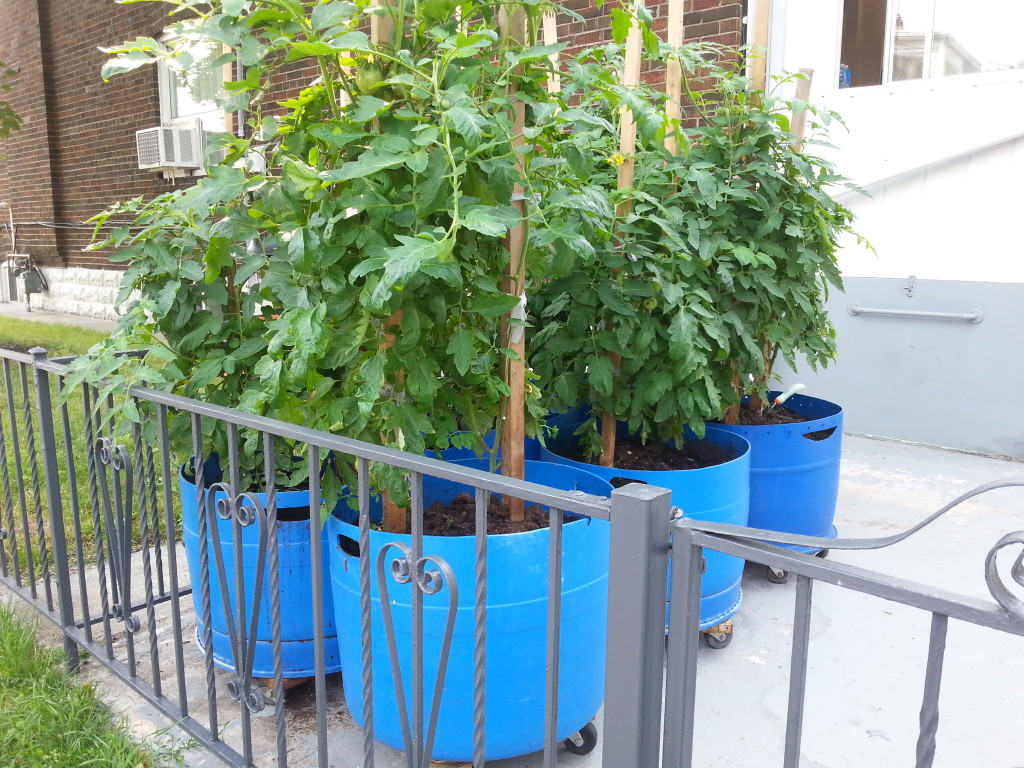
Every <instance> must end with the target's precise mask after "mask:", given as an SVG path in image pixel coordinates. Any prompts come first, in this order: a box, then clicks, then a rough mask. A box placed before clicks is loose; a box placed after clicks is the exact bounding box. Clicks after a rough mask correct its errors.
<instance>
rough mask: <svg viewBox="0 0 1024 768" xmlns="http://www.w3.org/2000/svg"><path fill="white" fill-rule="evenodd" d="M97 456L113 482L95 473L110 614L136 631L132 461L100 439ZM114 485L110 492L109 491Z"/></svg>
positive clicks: (110, 442)
mask: <svg viewBox="0 0 1024 768" xmlns="http://www.w3.org/2000/svg"><path fill="white" fill-rule="evenodd" d="M96 456H97V457H98V458H99V462H100V464H101V465H103V466H104V467H110V468H111V470H112V475H113V479H112V482H111V480H108V478H107V473H106V471H103V470H101V471H100V472H98V473H97V474H98V475H99V479H100V491H101V495H102V499H103V516H104V524H105V528H106V535H107V547H108V549H109V551H110V563H111V572H110V581H111V593H112V597H113V602H112V605H111V607H110V614H111V616H113V618H114V619H116V620H118V621H120V622H121V623H122V624H124V627H125V629H126V630H127V631H128V632H130V633H133V634H134V633H135V632H138V631H139V629H140V627H141V626H142V625H141V622H140V621H139V619H138V617H137V616H134V615H133V614H132V599H131V585H132V520H133V518H134V514H133V512H134V509H135V494H134V489H135V480H134V473H133V472H132V459H131V456H130V455H129V454H128V449H126V448H125V447H124V446H123V445H119V444H117V443H116V442H114V440H113V439H112V438H109V437H101V438H99V439H98V440H97V441H96ZM111 485H113V489H111Z"/></svg>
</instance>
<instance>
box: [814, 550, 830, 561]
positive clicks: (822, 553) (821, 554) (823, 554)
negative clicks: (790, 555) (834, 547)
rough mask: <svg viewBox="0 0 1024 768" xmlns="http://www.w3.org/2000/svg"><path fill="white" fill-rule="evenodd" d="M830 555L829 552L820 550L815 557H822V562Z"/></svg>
mask: <svg viewBox="0 0 1024 768" xmlns="http://www.w3.org/2000/svg"><path fill="white" fill-rule="evenodd" d="M828 553H829V550H827V549H819V550H818V551H817V552H815V553H814V556H815V557H820V558H821V559H822V560H824V559H825V558H826V557H828Z"/></svg>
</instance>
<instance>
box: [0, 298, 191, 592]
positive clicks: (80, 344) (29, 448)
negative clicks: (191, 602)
mask: <svg viewBox="0 0 1024 768" xmlns="http://www.w3.org/2000/svg"><path fill="white" fill-rule="evenodd" d="M104 338H105V335H104V334H102V333H98V332H96V331H90V330H86V329H82V328H75V327H71V326H61V325H54V324H51V323H41V322H33V321H30V320H20V319H14V318H5V317H0V349H5V348H6V349H15V348H16V349H17V350H18V351H23V350H26V349H28V348H31V347H35V346H41V347H44V348H46V349H47V351H48V354H49V356H50V357H60V356H71V355H79V354H83V353H85V352H86V351H88V349H89V348H90V347H91V346H92V345H93V344H95V343H97V342H98V341H102V340H103V339H104ZM7 366H8V367H9V371H10V378H11V386H10V392H8V390H7V383H6V378H5V376H4V375H3V373H4V371H3V368H2V367H0V439H2V441H3V448H4V452H5V455H6V463H4V462H2V461H0V527H5V528H7V529H8V531H9V532H10V535H9V537H8V539H7V540H6V541H5V542H0V547H5V548H6V552H5V553H4V554H6V556H7V565H8V572H9V573H11V572H12V571H13V570H14V567H15V563H17V567H18V569H19V571H20V577H21V581H22V583H25V582H26V581H27V580H28V579H29V577H30V570H29V555H28V552H27V547H26V544H30V545H31V549H32V552H33V555H32V568H31V573H32V574H34V576H35V578H36V579H37V580H38V579H39V578H40V576H41V574H42V565H43V563H42V558H41V557H40V542H39V530H40V517H41V518H42V526H41V527H42V528H43V529H44V530H45V529H48V506H47V496H46V488H45V486H44V483H43V476H42V471H43V455H42V450H41V443H40V433H39V414H38V412H37V408H36V392H35V381H34V376H33V373H34V371H33V369H32V367H31V366H27V367H26V368H25V374H26V375H25V381H24V382H23V381H22V366H21V365H20V364H19V363H15V362H8V363H7ZM56 379H57V377H56V376H51V377H50V380H51V389H50V398H51V401H52V403H53V421H54V430H55V438H56V444H57V472H58V475H59V478H60V488H61V497H62V506H63V509H64V521H65V531H66V534H67V548H68V555H69V559H70V561H71V563H72V564H79V557H78V554H77V549H78V548H77V546H76V542H75V540H74V530H75V529H74V524H73V520H74V506H75V505H73V504H72V491H74V495H73V498H74V500H75V501H77V508H78V510H79V519H80V522H81V530H82V540H81V548H82V558H81V560H82V561H83V562H84V563H86V564H88V563H92V562H94V561H95V559H96V535H95V520H94V511H96V510H94V505H93V504H92V501H91V493H90V486H89V471H88V448H89V446H88V445H87V444H86V433H85V409H84V407H83V403H82V397H81V393H80V392H76V393H75V394H74V396H73V397H71V398H70V400H69V402H68V405H67V417H68V424H69V427H70V429H69V432H70V440H67V439H66V437H67V436H66V435H65V433H64V428H63V424H62V413H61V400H60V397H59V395H58V392H57V381H56ZM25 384H27V397H26V388H25ZM26 399H27V400H28V404H29V414H28V417H26V413H25V402H26ZM12 422H14V426H15V429H16V431H17V440H15V437H14V433H13V430H12ZM30 423H31V426H32V433H33V435H32V436H33V440H32V444H31V445H30V442H29V429H28V427H29V424H30ZM129 451H132V448H129ZM69 455H70V456H71V459H72V461H71V462H70V464H71V466H72V467H73V474H72V471H71V470H70V469H69V462H68V456H69ZM33 457H34V458H35V463H36V475H37V476H38V478H39V489H38V494H37V493H36V489H35V487H34V484H33V482H32V478H33V470H32V459H33ZM155 459H156V461H157V483H158V486H157V502H158V504H161V506H160V513H159V526H160V528H161V529H163V527H164V520H163V508H162V491H161V488H160V485H159V483H160V482H161V478H160V472H159V457H158V456H157V457H155ZM19 460H20V477H21V479H22V483H23V484H24V486H25V494H24V503H22V496H21V493H20V492H19V487H18V477H19V467H18V463H19ZM4 470H6V474H3V471H4ZM72 477H73V479H74V481H75V482H74V485H72V482H71V480H72ZM4 480H6V481H7V482H6V483H5V482H4ZM7 484H9V487H10V493H11V495H10V501H9V502H8V501H7V497H6V493H5V490H6V487H7ZM174 498H175V502H174V505H175V509H174V515H175V519H178V518H179V517H180V511H179V509H178V502H177V494H175V495H174ZM136 504H137V501H136ZM102 508H103V507H102V503H101V504H100V505H99V507H98V509H99V510H100V511H102ZM39 510H41V513H42V514H41V515H40V514H39ZM134 518H135V519H134V524H133V539H134V541H135V544H136V546H137V545H138V544H139V543H140V541H141V536H140V526H139V521H138V508H137V507H136V511H135V515H134ZM47 538H48V539H49V536H47ZM165 539H166V533H165V532H163V531H161V541H163V540H165ZM151 541H152V539H151ZM47 554H48V560H49V562H50V564H51V566H52V563H53V551H52V545H50V551H49V552H48V553H47Z"/></svg>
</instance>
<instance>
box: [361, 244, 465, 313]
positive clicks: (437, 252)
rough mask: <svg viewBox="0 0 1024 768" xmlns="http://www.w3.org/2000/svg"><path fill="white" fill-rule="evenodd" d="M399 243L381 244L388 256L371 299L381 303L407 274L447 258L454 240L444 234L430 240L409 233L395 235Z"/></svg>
mask: <svg viewBox="0 0 1024 768" xmlns="http://www.w3.org/2000/svg"><path fill="white" fill-rule="evenodd" d="M395 239H396V240H398V241H399V242H400V243H401V245H398V246H394V247H392V248H385V249H384V253H385V254H387V257H388V260H387V261H386V262H385V264H384V274H383V275H382V276H381V279H380V282H379V283H378V284H377V287H376V288H375V289H374V292H373V295H372V297H371V300H372V301H373V303H374V304H376V305H378V306H379V305H381V304H383V303H384V302H385V301H387V300H388V298H390V296H391V289H392V288H395V287H400V286H401V284H402V283H404V281H405V280H406V279H408V278H409V276H410V275H412V274H414V273H415V272H417V271H419V270H421V269H422V268H423V266H424V265H425V264H427V263H429V262H439V261H446V260H448V259H450V257H451V253H452V247H453V245H454V242H453V241H452V240H451V239H449V238H445V239H443V240H434V239H433V238H431V237H409V236H407V235H396V237H395Z"/></svg>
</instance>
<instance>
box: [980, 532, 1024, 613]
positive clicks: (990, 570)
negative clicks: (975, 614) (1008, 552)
mask: <svg viewBox="0 0 1024 768" xmlns="http://www.w3.org/2000/svg"><path fill="white" fill-rule="evenodd" d="M1013 545H1017V546H1019V547H1020V548H1021V551H1020V554H1018V555H1017V559H1016V561H1014V563H1013V565H1012V566H1011V567H1010V579H1011V580H1012V581H1013V582H1014V583H1015V584H1016V585H1017V586H1018V587H1021V588H1022V589H1024V531H1015V532H1014V533H1008V534H1006V535H1005V536H1003V538H1001V539H1000V540H999V542H998V543H997V544H996V545H995V546H994V547H992V549H991V550H990V551H989V553H988V557H986V558H985V582H986V583H987V584H988V591H989V592H990V593H991V594H992V597H994V598H995V599H996V602H997V603H999V604H1000V605H1001V606H1002V607H1003V608H1004V609H1005V610H1006V612H1007V613H1009V614H1010V615H1011V616H1013V617H1014V618H1017V619H1020V620H1021V621H1022V622H1024V600H1021V598H1020V597H1018V596H1017V595H1016V594H1014V592H1013V591H1011V589H1010V588H1009V587H1008V586H1007V585H1006V583H1005V582H1004V581H1003V579H1002V576H1000V575H999V568H998V563H997V557H998V555H999V553H1000V551H1002V550H1004V549H1006V548H1007V547H1011V546H1013Z"/></svg>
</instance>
